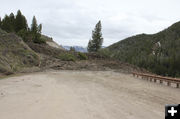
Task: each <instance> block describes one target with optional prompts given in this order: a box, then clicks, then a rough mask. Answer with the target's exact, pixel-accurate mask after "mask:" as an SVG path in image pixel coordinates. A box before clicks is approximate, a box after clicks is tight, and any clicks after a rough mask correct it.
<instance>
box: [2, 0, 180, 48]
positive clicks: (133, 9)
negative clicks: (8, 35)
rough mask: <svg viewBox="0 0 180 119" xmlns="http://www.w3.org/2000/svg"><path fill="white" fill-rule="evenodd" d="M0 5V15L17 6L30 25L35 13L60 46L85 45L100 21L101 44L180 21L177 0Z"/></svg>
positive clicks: (45, 0) (34, 0) (5, 0)
mask: <svg viewBox="0 0 180 119" xmlns="http://www.w3.org/2000/svg"><path fill="white" fill-rule="evenodd" d="M0 6H1V7H0V16H1V17H3V16H4V15H5V14H10V12H14V13H16V12H17V10H18V9H20V10H21V12H22V13H23V14H24V15H25V16H26V18H27V20H28V23H29V25H30V24H31V20H32V17H33V15H35V16H36V18H37V20H38V23H42V25H43V34H45V35H48V36H51V37H53V39H54V40H55V41H56V42H58V43H59V44H61V45H80V46H87V43H88V41H89V39H90V38H91V33H92V30H93V29H94V27H95V24H96V23H97V22H98V21H99V20H101V21H102V33H103V37H104V43H103V45H104V46H108V45H110V44H112V43H115V42H117V41H119V40H122V39H124V38H126V37H129V36H132V35H135V34H140V33H147V34H152V33H156V32H158V31H160V30H163V29H164V28H167V27H168V26H170V25H171V24H173V23H175V22H177V21H180V0H0Z"/></svg>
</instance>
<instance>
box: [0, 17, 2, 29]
mask: <svg viewBox="0 0 180 119" xmlns="http://www.w3.org/2000/svg"><path fill="white" fill-rule="evenodd" d="M1 24H2V21H1V17H0V28H1Z"/></svg>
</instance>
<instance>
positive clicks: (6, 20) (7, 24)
mask: <svg viewBox="0 0 180 119" xmlns="http://www.w3.org/2000/svg"><path fill="white" fill-rule="evenodd" d="M1 28H2V30H5V31H6V32H11V30H12V29H11V25H10V19H9V16H8V15H5V17H4V19H3V20H2V24H1Z"/></svg>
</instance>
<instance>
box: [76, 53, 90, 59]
mask: <svg viewBox="0 0 180 119" xmlns="http://www.w3.org/2000/svg"><path fill="white" fill-rule="evenodd" d="M78 58H79V59H80V60H87V59H88V57H87V56H86V54H84V53H81V52H79V53H78Z"/></svg>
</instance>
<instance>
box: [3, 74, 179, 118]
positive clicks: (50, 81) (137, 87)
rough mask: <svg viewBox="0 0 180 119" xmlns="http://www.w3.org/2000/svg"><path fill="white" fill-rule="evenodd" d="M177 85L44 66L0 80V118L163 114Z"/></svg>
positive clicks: (176, 95) (175, 96)
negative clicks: (21, 74) (42, 70)
mask: <svg viewBox="0 0 180 119" xmlns="http://www.w3.org/2000/svg"><path fill="white" fill-rule="evenodd" d="M176 103H180V89H176V88H172V87H167V86H164V85H160V84H156V83H149V82H147V81H143V80H140V79H136V78H133V77H132V76H131V75H127V74H122V73H115V72H112V71H106V72H102V71H99V72H92V71H60V72H56V71H48V72H42V73H35V74H28V75H24V76H17V77H11V78H8V79H5V80H0V119H164V105H165V104H176Z"/></svg>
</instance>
